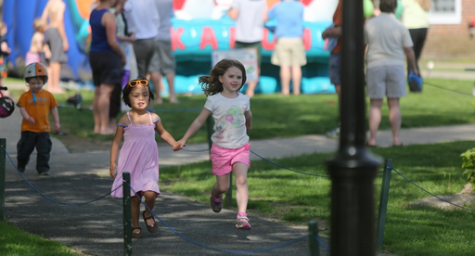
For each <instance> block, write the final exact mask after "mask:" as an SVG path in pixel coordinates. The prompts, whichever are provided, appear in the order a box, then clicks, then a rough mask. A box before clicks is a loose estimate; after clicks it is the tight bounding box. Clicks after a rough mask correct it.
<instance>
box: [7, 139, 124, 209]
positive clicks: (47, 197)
mask: <svg viewBox="0 0 475 256" xmlns="http://www.w3.org/2000/svg"><path fill="white" fill-rule="evenodd" d="M2 149H3V151H5V154H6V155H7V157H8V159H9V160H10V162H11V163H12V165H13V167H15V169H16V170H17V172H18V173H19V174H20V176H21V177H22V178H23V180H25V181H26V183H27V184H28V185H29V186H30V187H31V188H32V189H33V190H34V191H36V193H38V194H39V195H41V196H42V197H44V198H45V199H47V200H49V201H51V202H54V203H57V204H62V205H67V206H79V205H85V204H89V203H92V202H95V201H98V200H101V199H103V198H105V197H106V196H108V195H110V194H111V193H112V192H114V191H116V190H117V189H119V188H120V187H122V185H121V186H119V187H118V188H116V189H114V190H113V191H111V192H109V193H107V194H105V195H103V196H100V197H98V198H95V199H92V200H90V201H87V202H83V203H65V202H61V201H58V200H55V199H53V198H51V197H49V196H47V195H45V194H43V193H42V192H41V191H39V190H38V189H37V188H36V187H35V186H33V185H32V184H31V183H30V182H29V181H28V179H26V177H25V176H24V175H23V174H22V173H21V172H20V170H18V168H17V166H16V165H15V163H13V160H12V158H11V157H10V155H9V154H8V152H7V151H6V150H5V148H4V147H3V146H2Z"/></svg>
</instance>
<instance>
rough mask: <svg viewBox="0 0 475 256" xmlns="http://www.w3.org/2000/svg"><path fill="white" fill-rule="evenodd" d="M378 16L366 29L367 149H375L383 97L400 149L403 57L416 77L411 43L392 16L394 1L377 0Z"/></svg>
mask: <svg viewBox="0 0 475 256" xmlns="http://www.w3.org/2000/svg"><path fill="white" fill-rule="evenodd" d="M379 9H380V10H381V14H380V15H378V16H377V17H374V18H371V19H369V20H368V22H367V23H366V25H365V28H364V36H365V43H367V44H368V51H367V54H366V62H367V64H366V66H367V68H366V85H367V94H368V97H369V99H370V110H369V134H370V137H369V140H368V142H367V145H368V146H370V147H374V146H376V136H377V132H378V128H379V124H380V122H381V107H382V105H383V99H384V97H386V98H387V101H388V106H389V122H390V123H391V130H392V134H393V146H401V145H402V143H401V140H400V138H399V131H400V129H401V122H402V117H401V110H400V108H399V99H400V98H401V97H404V96H406V95H407V92H406V79H405V68H404V57H406V59H407V61H408V63H409V68H410V70H411V71H412V72H414V74H416V75H417V74H418V71H417V68H416V63H415V58H414V51H413V50H412V45H413V44H412V40H411V36H410V35H409V31H408V30H407V28H406V27H404V25H403V24H402V23H401V22H400V21H399V20H397V18H396V16H395V15H394V11H395V9H396V0H380V4H379Z"/></svg>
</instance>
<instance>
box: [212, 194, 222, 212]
mask: <svg viewBox="0 0 475 256" xmlns="http://www.w3.org/2000/svg"><path fill="white" fill-rule="evenodd" d="M210 205H211V209H212V210H213V212H220V211H221V209H223V195H221V197H220V198H215V197H214V196H213V193H211V198H210Z"/></svg>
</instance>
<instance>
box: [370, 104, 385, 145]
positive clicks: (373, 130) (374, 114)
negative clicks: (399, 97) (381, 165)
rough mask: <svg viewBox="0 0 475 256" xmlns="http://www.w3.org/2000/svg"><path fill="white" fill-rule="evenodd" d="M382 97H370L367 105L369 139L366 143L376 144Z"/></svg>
mask: <svg viewBox="0 0 475 256" xmlns="http://www.w3.org/2000/svg"><path fill="white" fill-rule="evenodd" d="M382 105H383V100H382V99H370V107H369V140H368V145H371V146H375V145H376V135H377V133H378V128H379V123H380V122H381V107H382Z"/></svg>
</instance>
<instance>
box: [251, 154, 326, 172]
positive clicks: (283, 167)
mask: <svg viewBox="0 0 475 256" xmlns="http://www.w3.org/2000/svg"><path fill="white" fill-rule="evenodd" d="M251 153H253V154H254V155H256V156H257V157H259V158H260V159H262V160H264V161H266V162H268V163H271V164H273V165H275V166H278V167H280V168H282V169H286V170H288V171H291V172H295V173H300V174H303V175H310V176H317V177H322V178H329V177H330V176H326V175H319V174H311V173H305V172H301V171H296V170H292V169H290V168H287V167H285V166H282V165H280V164H277V163H274V162H272V161H270V160H268V159H266V158H264V157H262V156H260V155H258V154H257V153H256V152H254V151H252V150H251Z"/></svg>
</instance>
